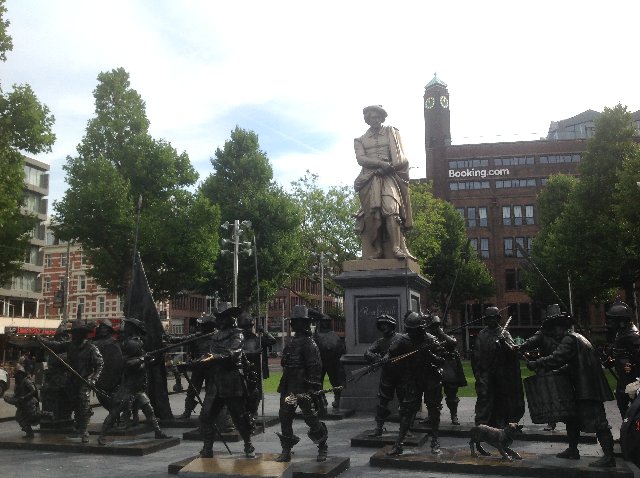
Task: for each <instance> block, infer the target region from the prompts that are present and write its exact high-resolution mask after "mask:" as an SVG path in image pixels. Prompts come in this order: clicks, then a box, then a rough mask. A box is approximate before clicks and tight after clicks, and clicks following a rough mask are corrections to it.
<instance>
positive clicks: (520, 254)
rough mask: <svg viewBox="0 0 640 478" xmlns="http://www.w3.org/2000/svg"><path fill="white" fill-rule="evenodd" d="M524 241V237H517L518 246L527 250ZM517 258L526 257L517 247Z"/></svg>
mask: <svg viewBox="0 0 640 478" xmlns="http://www.w3.org/2000/svg"><path fill="white" fill-rule="evenodd" d="M524 241H525V238H524V237H516V244H518V245H519V246H520V247H521V248H522V249H525V250H526V249H527V247H526V244H525V242H524ZM516 257H524V256H523V255H522V253H521V252H520V249H519V248H517V247H516Z"/></svg>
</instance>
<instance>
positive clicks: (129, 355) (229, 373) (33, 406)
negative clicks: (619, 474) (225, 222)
mask: <svg viewBox="0 0 640 478" xmlns="http://www.w3.org/2000/svg"><path fill="white" fill-rule="evenodd" d="M289 319H290V324H291V330H292V332H293V335H292V337H291V339H290V340H289V341H288V343H287V345H286V347H285V348H284V350H283V353H282V360H281V363H282V378H281V380H280V384H279V387H278V392H279V394H280V407H279V418H280V423H281V432H279V433H277V435H278V437H279V439H280V443H281V448H282V451H281V453H280V455H279V456H278V457H277V460H278V461H290V460H291V455H292V449H293V447H294V446H295V445H296V444H297V443H298V442H299V441H300V437H299V436H296V435H295V434H294V430H293V421H294V418H295V415H296V410H297V409H298V408H299V409H300V411H301V414H302V418H303V419H304V422H305V423H306V425H307V427H308V432H307V435H308V437H309V438H310V439H311V440H312V441H313V442H314V443H315V444H316V445H317V449H318V453H317V461H325V460H326V459H327V453H328V445H327V442H328V439H329V436H328V431H327V427H326V425H325V424H324V423H323V422H322V421H321V416H322V413H323V411H326V410H325V408H326V406H327V402H326V398H325V394H326V392H327V391H326V390H323V381H324V377H325V375H328V376H329V379H330V382H331V384H332V386H333V387H334V388H333V391H334V392H335V401H334V402H333V404H332V406H333V407H334V408H339V406H340V391H341V390H342V388H343V387H344V386H345V384H346V377H345V373H344V369H343V368H342V366H341V364H340V357H341V356H342V355H343V354H344V353H345V348H344V343H343V341H342V340H341V339H340V337H339V336H338V335H337V334H336V333H335V332H334V331H333V330H331V320H330V318H329V317H328V316H326V315H324V314H321V313H319V312H317V311H315V310H313V309H309V308H307V307H305V306H296V307H295V308H294V309H293V311H292V314H291V317H290V318H289ZM500 319H501V317H500V311H499V310H498V308H496V307H488V308H486V310H485V312H484V315H483V317H482V320H484V323H485V327H484V328H483V329H482V330H481V331H480V332H479V334H478V336H477V338H476V340H475V344H474V348H473V350H472V355H471V366H472V369H473V374H474V377H475V388H476V394H477V399H476V403H475V425H476V427H474V428H476V429H477V427H484V428H483V430H482V432H483V433H490V432H487V431H486V430H494V429H495V430H502V429H507V428H509V427H511V428H513V429H515V428H514V427H515V424H516V423H517V422H519V421H520V420H521V419H522V418H523V416H524V413H525V393H524V391H525V389H526V392H527V399H528V401H529V409H530V413H531V416H532V419H534V414H535V419H534V422H535V423H548V424H549V426H555V423H556V422H564V423H565V424H566V430H567V438H568V443H569V446H568V448H567V449H566V450H564V451H562V452H561V453H559V454H557V457H559V458H563V459H567V460H578V459H580V452H579V450H578V442H579V436H580V433H581V432H586V433H595V434H596V436H597V439H598V441H599V443H600V446H601V447H602V451H603V456H602V457H601V458H599V459H597V460H595V461H593V462H591V463H590V464H589V466H593V467H614V466H615V464H616V461H615V457H614V453H613V446H614V439H613V435H612V432H611V427H610V426H609V422H608V420H607V416H606V413H605V408H604V402H605V401H609V400H613V399H614V395H613V394H612V391H611V389H610V388H609V385H608V383H607V381H606V378H605V375H604V372H603V361H602V359H603V358H602V356H601V355H600V354H599V352H598V351H597V350H596V349H595V348H594V346H593V345H592V344H591V343H590V342H589V340H587V339H586V338H585V337H584V336H583V335H581V334H580V333H578V332H576V331H575V330H574V323H573V321H572V318H571V316H570V315H569V314H567V313H564V312H561V311H560V308H559V307H558V306H557V305H554V306H550V307H549V308H548V310H547V314H546V318H545V319H544V321H543V323H542V327H541V328H540V330H539V331H538V332H537V333H536V334H534V335H533V336H532V337H531V338H530V339H528V340H527V341H525V342H524V343H523V344H520V345H517V344H516V343H515V342H514V340H513V339H512V337H511V335H510V334H509V331H508V330H507V326H508V323H506V324H505V326H502V325H500ZM313 322H315V323H316V331H315V333H313V332H312V327H311V325H312V323H313ZM607 323H608V325H609V327H610V330H612V338H613V348H612V349H611V350H610V356H607V357H606V360H605V361H604V365H605V366H607V367H610V368H612V369H613V371H614V372H615V377H616V380H617V387H616V390H615V398H616V400H617V404H618V407H619V410H620V413H621V415H622V416H623V418H624V417H625V416H626V417H627V420H626V422H625V423H627V422H629V421H631V423H632V424H633V423H635V422H634V420H636V421H638V420H637V419H638V418H640V411H639V409H640V399H637V398H636V397H637V395H638V389H640V383H639V382H638V376H640V335H639V333H638V329H637V328H636V327H635V325H634V324H633V322H632V313H631V309H630V308H629V307H628V306H627V305H626V304H625V303H623V302H616V303H614V304H613V306H612V307H610V309H609V310H608V311H607ZM403 326H404V327H403V328H404V331H405V332H404V333H398V332H396V329H397V319H396V318H395V317H391V316H389V315H381V316H379V317H377V319H376V327H377V328H378V330H379V331H380V333H381V337H380V338H379V339H378V340H376V341H375V342H374V343H373V344H372V345H371V346H370V347H369V349H368V350H367V352H366V353H365V359H366V360H367V361H368V362H369V363H370V364H371V366H370V369H369V371H373V370H378V369H379V370H380V380H379V389H378V397H379V403H378V405H377V407H376V411H375V428H374V430H373V431H372V432H371V433H370V436H371V437H380V436H382V434H383V432H384V425H385V421H386V420H388V418H389V416H390V415H391V414H392V410H390V408H389V407H390V405H391V403H393V401H394V399H397V403H398V412H399V417H400V426H399V432H398V435H397V439H396V441H395V443H394V445H393V446H392V447H391V449H390V450H389V452H388V454H389V455H401V454H402V453H403V443H404V441H405V439H406V437H407V434H408V433H410V429H411V426H412V424H413V422H414V420H415V419H416V414H417V412H418V411H419V410H420V408H421V403H422V402H424V404H425V406H426V411H427V416H426V418H425V419H424V420H422V422H421V423H423V424H427V425H429V426H430V429H431V436H432V438H431V443H430V447H431V452H432V453H433V454H439V453H440V452H441V449H440V442H439V428H440V421H441V410H442V402H443V399H444V402H445V404H446V405H447V408H448V410H449V413H450V420H451V423H452V425H454V426H456V425H457V426H459V425H460V420H459V418H458V410H457V409H458V403H459V398H458V396H457V392H458V388H459V387H462V386H465V385H466V384H467V381H466V378H465V375H464V371H463V368H462V362H461V357H460V354H459V353H458V348H457V343H456V339H455V338H453V337H452V336H451V335H449V334H447V333H445V332H444V330H443V328H442V323H441V320H440V318H439V317H438V316H436V315H434V314H431V313H427V314H424V313H420V312H409V313H407V314H406V315H405V316H404V318H403ZM254 328H255V320H254V319H253V318H252V317H251V316H250V315H249V314H248V313H247V312H245V311H243V310H242V309H240V308H238V307H227V308H224V309H222V310H220V311H218V312H216V313H215V314H214V315H210V316H207V315H203V316H202V317H201V318H200V319H198V331H197V333H196V334H193V335H190V336H166V337H165V341H166V342H168V343H174V344H184V343H189V344H190V346H191V347H190V348H191V360H189V361H188V362H186V363H182V364H180V365H178V370H179V372H180V373H183V374H185V378H186V380H187V382H188V385H189V387H188V388H187V394H186V399H185V410H184V412H183V413H182V414H181V415H179V416H178V417H176V418H182V419H185V418H189V417H190V415H191V414H192V412H193V410H194V408H195V407H196V404H197V403H198V402H199V403H200V405H201V411H200V416H199V422H200V430H201V433H202V437H203V447H202V450H201V451H200V455H201V456H202V457H205V458H206V457H212V456H213V443H214V440H215V438H216V436H217V432H218V429H217V427H216V421H217V419H218V418H219V415H220V414H221V413H222V412H223V411H224V412H225V413H228V415H229V416H230V419H231V421H232V422H233V426H234V427H235V428H236V429H237V431H238V433H239V434H240V436H241V437H242V439H243V440H244V454H245V456H246V457H247V458H252V457H255V447H254V446H253V444H252V433H253V431H254V430H255V421H256V417H257V416H258V408H259V404H260V403H261V400H262V399H263V391H262V379H263V378H264V376H265V375H268V373H269V372H268V366H267V361H266V357H265V351H266V348H267V347H268V346H271V345H273V344H274V343H275V339H274V338H273V337H272V336H271V335H269V334H268V333H266V332H264V331H263V330H262V329H257V330H256V332H258V333H257V334H256V333H255V332H254ZM91 330H92V326H91V325H88V324H87V323H85V322H83V321H82V320H76V321H74V322H73V323H72V326H71V327H70V329H68V330H67V329H66V328H62V327H61V328H60V329H59V330H58V331H57V333H56V335H55V337H54V340H40V343H41V345H42V347H44V348H45V349H46V351H47V352H48V353H49V354H48V357H49V358H48V367H47V373H46V377H45V384H44V386H43V387H42V393H41V395H42V401H43V406H42V411H40V407H39V399H40V397H39V393H38V389H37V388H36V387H35V386H34V384H33V383H32V382H31V380H30V378H29V376H28V374H27V373H26V372H25V370H24V369H22V368H21V367H17V369H16V387H15V393H14V394H13V395H5V401H7V402H8V403H11V404H13V405H15V406H16V408H17V410H16V419H17V421H18V423H19V425H20V426H21V428H22V429H23V430H24V432H25V438H26V439H30V438H32V437H33V429H32V426H33V425H36V424H38V423H39V422H40V421H41V420H50V421H56V420H58V421H64V420H70V418H71V415H73V433H72V434H73V435H74V436H76V437H78V438H79V439H80V440H81V441H82V442H84V443H87V442H88V441H89V434H88V432H87V426H88V424H89V419H90V417H91V415H92V411H91V406H90V400H89V399H90V393H91V392H92V391H93V392H95V393H96V394H97V398H98V400H99V401H100V403H101V404H102V406H104V407H105V408H106V409H107V410H108V415H107V417H106V418H105V420H104V422H103V425H102V429H101V433H100V436H99V438H98V443H99V444H101V445H104V444H106V436H107V434H108V432H109V431H110V430H111V428H112V427H113V426H114V425H115V424H116V423H118V422H120V423H122V424H124V425H127V424H129V423H131V421H132V417H133V419H137V415H138V410H140V411H142V412H143V414H144V415H145V417H146V418H147V422H148V423H150V424H151V425H152V427H153V429H154V432H155V437H156V438H157V439H163V438H167V435H166V434H165V433H164V432H163V431H162V430H161V429H160V426H159V421H158V419H157V418H156V416H155V414H154V409H153V407H152V405H151V401H150V400H149V397H148V396H147V373H146V370H145V368H146V367H147V366H148V365H149V364H151V363H153V362H154V361H156V360H160V359H161V354H157V353H155V352H154V351H149V352H148V351H145V348H144V335H145V331H146V328H145V324H144V323H143V322H142V321H140V320H138V319H135V318H126V319H124V320H123V322H122V326H121V330H120V331H119V332H120V333H119V337H118V338H116V335H115V334H116V331H115V330H114V329H113V327H112V326H111V323H110V322H109V321H103V322H102V323H100V324H99V325H98V327H97V329H96V333H95V337H94V338H93V339H89V338H88V336H89V333H90V331H91ZM521 360H524V361H525V363H526V365H527V367H528V368H529V369H530V370H532V371H534V372H535V375H533V376H532V377H529V378H527V379H525V380H524V387H523V380H522V378H521V373H520V361H521ZM187 371H190V376H189V375H188V374H186V372H187ZM203 386H204V388H205V395H204V399H203V400H201V399H200V392H201V389H202V388H203ZM541 410H542V411H541ZM638 423H640V421H638ZM630 426H632V425H630ZM628 428H629V427H628ZM476 432H477V430H476ZM633 433H634V430H633V429H628V430H627V431H625V429H624V425H623V430H622V431H621V441H622V445H623V452H624V453H625V457H627V456H629V457H631V458H630V459H631V460H633V459H634V458H633V457H634V456H635V457H637V456H639V455H640V453H638V452H639V451H640V450H639V449H638V443H637V436H636V435H637V433H636V435H633ZM625 436H629V437H632V438H631V439H626V438H625ZM634 436H635V439H634V438H633V437H634ZM634 440H635V441H634ZM472 451H473V447H472ZM478 451H480V452H481V453H483V450H482V449H481V447H479V448H478ZM507 451H508V452H512V450H509V449H507ZM503 456H504V457H505V459H509V460H511V459H513V458H512V457H514V458H516V459H518V458H520V457H519V455H518V454H517V453H513V454H511V453H509V454H503ZM636 459H637V458H636Z"/></svg>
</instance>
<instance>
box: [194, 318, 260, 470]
mask: <svg viewBox="0 0 640 478" xmlns="http://www.w3.org/2000/svg"><path fill="white" fill-rule="evenodd" d="M241 312H242V309H241V308H239V307H229V308H227V309H225V310H224V311H222V312H216V313H215V317H216V320H215V326H216V328H217V329H218V332H217V333H216V334H215V335H214V336H212V337H211V340H210V341H209V352H208V353H207V354H206V355H205V356H204V357H201V358H200V359H199V360H196V361H194V362H192V367H204V370H205V374H206V378H205V383H206V393H205V397H204V401H203V403H202V410H201V411H200V431H201V432H202V438H203V445H202V450H201V451H200V456H202V457H203V458H211V457H213V442H214V439H215V435H216V429H215V421H216V418H217V417H218V415H219V414H220V412H221V411H222V409H223V408H224V407H225V406H226V408H227V410H228V412H229V414H230V415H231V419H232V420H233V424H234V425H235V426H236V428H237V430H238V432H239V433H240V436H241V437H242V439H243V440H244V454H245V456H246V457H247V458H254V457H255V448H254V447H253V444H252V443H251V419H250V415H249V412H248V411H247V405H246V401H247V385H246V382H245V378H244V376H243V374H242V365H243V364H242V347H243V345H244V337H243V335H242V330H241V329H239V328H238V327H237V319H238V317H239V316H240V313H241Z"/></svg>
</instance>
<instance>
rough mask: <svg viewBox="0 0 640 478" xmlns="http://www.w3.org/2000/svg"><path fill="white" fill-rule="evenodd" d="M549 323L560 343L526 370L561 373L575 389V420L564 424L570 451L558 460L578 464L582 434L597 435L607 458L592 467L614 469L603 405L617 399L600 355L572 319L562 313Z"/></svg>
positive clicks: (560, 454)
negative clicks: (574, 325) (575, 328)
mask: <svg viewBox="0 0 640 478" xmlns="http://www.w3.org/2000/svg"><path fill="white" fill-rule="evenodd" d="M546 320H547V323H548V326H549V327H551V328H552V329H553V335H554V337H555V339H556V340H558V342H559V344H558V347H557V348H556V349H555V351H554V352H553V353H552V354H551V355H547V356H546V357H541V358H539V359H537V360H533V361H529V362H527V367H528V368H529V369H530V370H533V371H535V372H538V371H548V370H560V369H562V370H563V373H566V374H567V377H568V378H569V380H570V382H571V384H572V386H573V392H574V397H575V407H574V410H575V411H576V416H575V417H574V418H571V419H568V420H567V421H566V422H565V423H566V426H567V437H568V439H569V447H568V448H567V449H566V450H565V451H563V452H561V453H559V454H557V455H556V456H557V457H558V458H565V459H569V460H579V459H580V452H579V450H578V441H579V438H580V432H581V431H583V432H586V433H595V434H596V436H597V438H598V441H599V442H600V446H601V447H602V451H603V453H604V456H603V457H602V458H599V459H598V460H595V461H594V462H592V463H589V466H591V467H598V468H609V467H615V466H616V459H615V457H614V455H613V435H612V434H611V427H610V426H609V422H608V421H607V415H606V412H605V409H604V402H605V401H609V400H613V399H614V397H613V394H612V393H611V389H610V388H609V384H608V383H607V379H606V378H605V376H604V372H603V371H602V364H601V363H600V357H599V355H598V352H597V351H596V350H595V349H594V347H593V345H592V344H591V342H589V341H588V340H587V339H586V338H585V337H584V336H582V335H581V334H579V333H577V332H573V331H572V326H573V320H572V319H571V317H570V316H569V315H567V314H564V313H559V314H558V315H556V316H553V317H547V319H546Z"/></svg>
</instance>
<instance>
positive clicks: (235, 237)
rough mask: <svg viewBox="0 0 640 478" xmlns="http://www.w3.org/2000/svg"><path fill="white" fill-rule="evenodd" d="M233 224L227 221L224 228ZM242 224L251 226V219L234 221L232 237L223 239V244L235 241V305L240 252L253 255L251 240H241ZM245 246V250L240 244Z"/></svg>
mask: <svg viewBox="0 0 640 478" xmlns="http://www.w3.org/2000/svg"><path fill="white" fill-rule="evenodd" d="M230 226H232V224H231V223H229V221H226V222H225V223H224V224H222V228H223V229H229V227H230ZM240 226H243V227H251V221H242V222H240V221H239V220H238V219H236V220H235V221H233V231H232V233H231V239H230V240H229V239H222V243H223V244H228V243H230V242H232V243H233V306H234V307H237V306H238V254H239V253H241V252H244V253H245V254H248V255H251V252H252V251H251V242H249V241H243V242H241V241H240V234H242V232H244V229H241V228H240ZM241 245H242V246H243V248H244V249H243V250H240V246H241ZM220 252H221V253H222V254H230V253H232V251H228V250H222V251H220Z"/></svg>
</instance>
